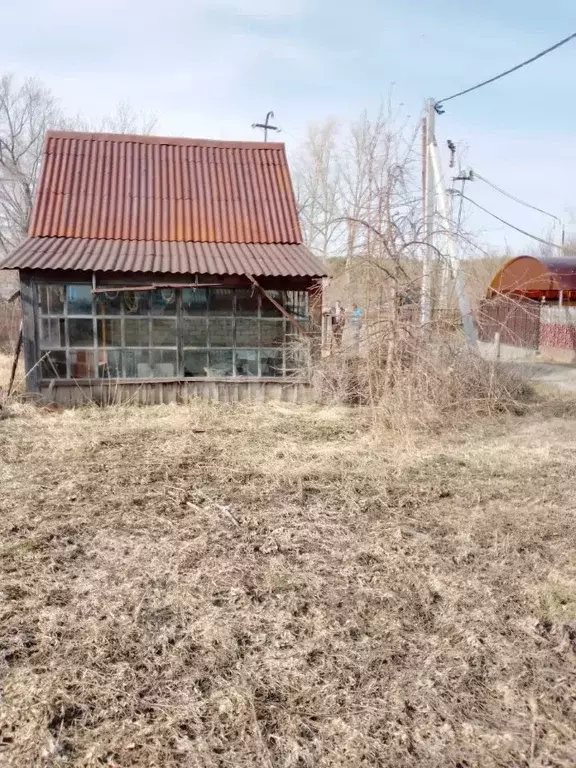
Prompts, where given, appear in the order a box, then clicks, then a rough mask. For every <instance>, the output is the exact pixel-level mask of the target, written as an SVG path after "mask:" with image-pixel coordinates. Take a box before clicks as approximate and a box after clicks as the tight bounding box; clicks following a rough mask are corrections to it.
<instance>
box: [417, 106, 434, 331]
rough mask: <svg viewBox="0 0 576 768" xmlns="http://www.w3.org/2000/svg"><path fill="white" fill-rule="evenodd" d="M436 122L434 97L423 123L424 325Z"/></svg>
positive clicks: (431, 260) (427, 320) (431, 258)
mask: <svg viewBox="0 0 576 768" xmlns="http://www.w3.org/2000/svg"><path fill="white" fill-rule="evenodd" d="M435 123H436V111H435V109H434V99H428V101H427V102H426V120H425V121H424V123H423V126H424V127H425V137H424V139H425V147H424V148H423V149H424V157H423V164H424V173H423V180H424V239H425V241H426V242H427V243H428V246H427V248H426V250H425V252H424V260H423V262H422V292H421V296H420V319H421V321H422V325H427V324H428V323H430V322H431V321H432V265H433V264H434V256H435V251H434V248H433V239H434V207H435V200H434V198H435V194H434V172H433V169H432V161H431V153H430V147H431V146H432V144H433V143H434V141H435V138H434V134H435Z"/></svg>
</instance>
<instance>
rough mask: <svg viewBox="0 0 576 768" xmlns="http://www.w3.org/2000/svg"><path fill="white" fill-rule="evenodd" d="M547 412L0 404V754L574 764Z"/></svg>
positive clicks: (569, 501) (559, 419)
mask: <svg viewBox="0 0 576 768" xmlns="http://www.w3.org/2000/svg"><path fill="white" fill-rule="evenodd" d="M4 412H5V411H4ZM558 413H559V414H560V415H558V416H554V409H548V411H547V412H543V411H542V410H541V409H540V410H536V411H534V412H533V413H531V414H530V415H527V416H523V417H513V416H505V417H502V420H501V421H496V420H495V421H491V422H486V423H484V424H482V425H479V426H477V427H473V428H468V429H463V430H461V431H460V432H455V431H453V432H450V433H449V434H443V435H439V436H430V435H417V434H414V435H413V436H412V437H411V438H410V439H408V438H405V439H403V440H399V438H398V437H395V436H393V435H391V434H380V435H377V434H375V433H374V432H373V431H371V430H370V429H369V425H367V424H366V423H365V422H364V421H363V419H364V418H365V417H363V416H362V415H361V413H360V412H357V413H355V414H354V413H351V412H347V411H345V410H338V409H319V408H300V409H296V408H289V407H285V406H282V407H280V406H277V407H272V406H271V407H266V408H264V407H259V408H256V407H254V408H249V407H222V406H220V407H216V406H210V405H208V404H198V405H193V406H190V407H184V406H174V407H168V406H166V407H157V408H145V409H143V408H129V407H128V408H121V407H116V408H110V409H97V408H86V409H83V410H78V411H67V412H64V413H42V412H40V411H38V410H36V409H33V408H32V407H31V406H19V405H14V406H10V407H9V408H8V414H7V417H6V418H3V419H2V420H1V421H0V506H1V509H2V514H1V516H0V568H1V571H2V572H1V576H0V579H1V581H0V595H1V599H0V680H1V685H2V699H1V702H0V764H1V765H3V766H4V765H6V766H16V767H17V768H28V767H29V766H30V767H32V766H34V767H35V768H36V767H40V766H41V767H42V768H48V767H49V766H50V767H52V766H60V765H63V764H67V765H71V766H76V767H80V766H82V767H92V766H117V767H118V768H128V767H129V766H130V767H134V766H138V767H139V768H148V767H150V768H152V767H158V768H172V767H173V766H185V767H186V768H188V767H190V768H196V767H198V768H205V767H207V768H208V767H209V768H216V767H218V768H225V767H226V768H228V767H230V768H232V767H233V766H234V767H235V768H243V767H244V766H261V767H262V768H304V767H305V766H318V767H320V768H328V767H329V766H330V767H332V766H351V767H352V766H354V767H356V766H390V768H392V767H394V768H400V767H401V766H422V768H432V766H434V767H437V768H440V767H442V768H445V767H450V768H472V767H473V766H474V767H475V766H482V767H483V768H485V767H487V766H506V767H509V766H527V767H529V768H536V767H537V766H538V767H540V766H574V765H575V764H576V674H575V673H576V663H575V662H576V653H575V651H576V524H575V523H576V520H575V502H574V498H575V493H574V490H575V485H576V482H575V480H574V479H573V477H574V473H575V470H576V418H575V414H574V412H573V413H572V415H571V416H570V414H568V416H567V415H566V414H565V413H564V414H561V413H560V411H558Z"/></svg>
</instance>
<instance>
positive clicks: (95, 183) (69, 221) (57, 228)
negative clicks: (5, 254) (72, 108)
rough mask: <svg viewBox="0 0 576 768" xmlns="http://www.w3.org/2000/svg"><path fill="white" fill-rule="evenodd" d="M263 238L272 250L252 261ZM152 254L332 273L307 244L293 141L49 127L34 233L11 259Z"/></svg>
mask: <svg viewBox="0 0 576 768" xmlns="http://www.w3.org/2000/svg"><path fill="white" fill-rule="evenodd" d="M180 243H181V244H185V246H184V247H182V248H177V247H175V246H176V244H180ZM204 244H218V248H214V247H212V248H207V247H202V248H200V245H202V246H204ZM232 246H235V247H234V248H233V249H232V248H231V247H232ZM255 246H275V249H274V253H273V252H272V250H270V259H267V258H266V249H264V250H263V249H262V248H259V249H257V250H258V259H256V260H254V258H253V256H254V247H255ZM286 246H290V247H289V248H286ZM103 254H105V255H106V263H105V265H104V264H103V260H102V257H103ZM128 254H130V258H127V255H128ZM139 254H140V255H142V257H143V256H146V259H142V260H141V259H140V258H139ZM174 254H176V255H177V260H176V261H175V260H174V258H173V256H174ZM183 254H184V255H183ZM207 254H208V255H209V254H216V255H219V258H214V259H212V260H211V259H210V258H207V257H206V255H207ZM112 255H114V258H111V256H112ZM202 258H204V262H205V263H201V262H202ZM144 260H146V261H147V263H154V264H157V265H159V266H162V270H161V271H165V272H169V271H172V272H197V271H201V270H200V267H204V269H205V270H206V271H208V272H212V273H213V274H230V272H229V271H227V270H228V269H229V268H232V269H234V273H246V272H251V273H252V274H259V275H291V274H293V275H305V276H322V275H324V274H325V270H324V269H323V267H322V265H321V264H320V263H319V262H318V261H317V260H316V259H315V258H314V257H313V256H312V254H310V252H309V251H308V250H307V249H306V248H305V247H304V246H303V245H302V236H301V232H300V226H299V223H298V213H297V209H296V201H295V198H294V192H293V189H292V183H291V180H290V173H289V170H288V162H287V159H286V152H285V149H284V145H283V144H277V143H260V142H224V141H209V140H204V139H174V138H162V137H158V136H131V135H123V134H106V133H76V132H62V131H49V132H48V133H47V134H46V140H45V144H44V161H43V166H42V173H41V177H40V182H39V187H38V193H37V197H36V201H35V205H34V211H33V215H32V220H31V223H30V229H29V237H28V240H26V241H25V242H24V243H23V244H22V245H21V246H19V248H17V249H16V251H15V252H14V253H13V254H12V255H11V256H10V257H9V258H8V260H7V261H6V262H5V263H4V264H3V265H2V266H3V267H5V268H8V267H11V268H19V269H24V268H42V269H87V270H95V271H96V270H101V269H114V270H116V271H144V264H143V261H144ZM268 262H269V263H268ZM227 263H228V264H229V266H228V267H225V266H224V265H225V264H227ZM230 265H231V266H230ZM223 270H226V271H223ZM263 270H268V271H263ZM202 271H204V270H202Z"/></svg>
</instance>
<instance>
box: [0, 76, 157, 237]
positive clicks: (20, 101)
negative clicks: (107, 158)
mask: <svg viewBox="0 0 576 768" xmlns="http://www.w3.org/2000/svg"><path fill="white" fill-rule="evenodd" d="M155 124H156V119H155V118H154V116H152V115H146V114H143V113H138V112H136V111H135V110H134V109H133V108H132V107H131V106H130V105H129V104H128V103H127V102H122V103H120V104H119V105H118V106H117V107H116V109H115V111H114V112H112V113H111V114H110V115H107V116H106V117H104V118H103V119H102V120H101V121H99V122H96V123H94V122H90V121H87V120H86V119H85V118H83V117H82V116H77V117H75V118H67V117H65V116H64V114H63V112H62V110H61V109H60V106H59V104H58V102H57V100H56V98H55V97H54V95H53V94H52V92H51V91H50V90H49V89H48V88H46V87H45V86H44V85H43V84H42V83H40V82H39V81H38V80H34V79H28V80H25V81H23V82H21V83H19V82H18V81H17V79H16V78H15V77H14V76H13V75H4V76H3V77H2V78H0V252H1V251H4V252H8V251H10V250H12V249H13V248H14V247H16V246H17V245H18V244H19V243H20V242H21V241H22V240H23V239H24V238H25V237H26V234H27V231H28V223H29V220H30V214H31V211H32V203H33V200H34V193H35V190H36V184H37V181H38V175H39V172H40V164H41V161H42V147H43V143H44V134H45V133H46V131H47V130H49V129H51V128H52V129H54V128H55V129H68V130H86V131H107V132H111V133H141V134H149V133H151V132H152V130H153V129H154V127H155Z"/></svg>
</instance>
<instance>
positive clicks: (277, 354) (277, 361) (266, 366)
mask: <svg viewBox="0 0 576 768" xmlns="http://www.w3.org/2000/svg"><path fill="white" fill-rule="evenodd" d="M282 358H283V352H282V350H281V349H261V350H260V366H261V370H262V376H283V365H282Z"/></svg>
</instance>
